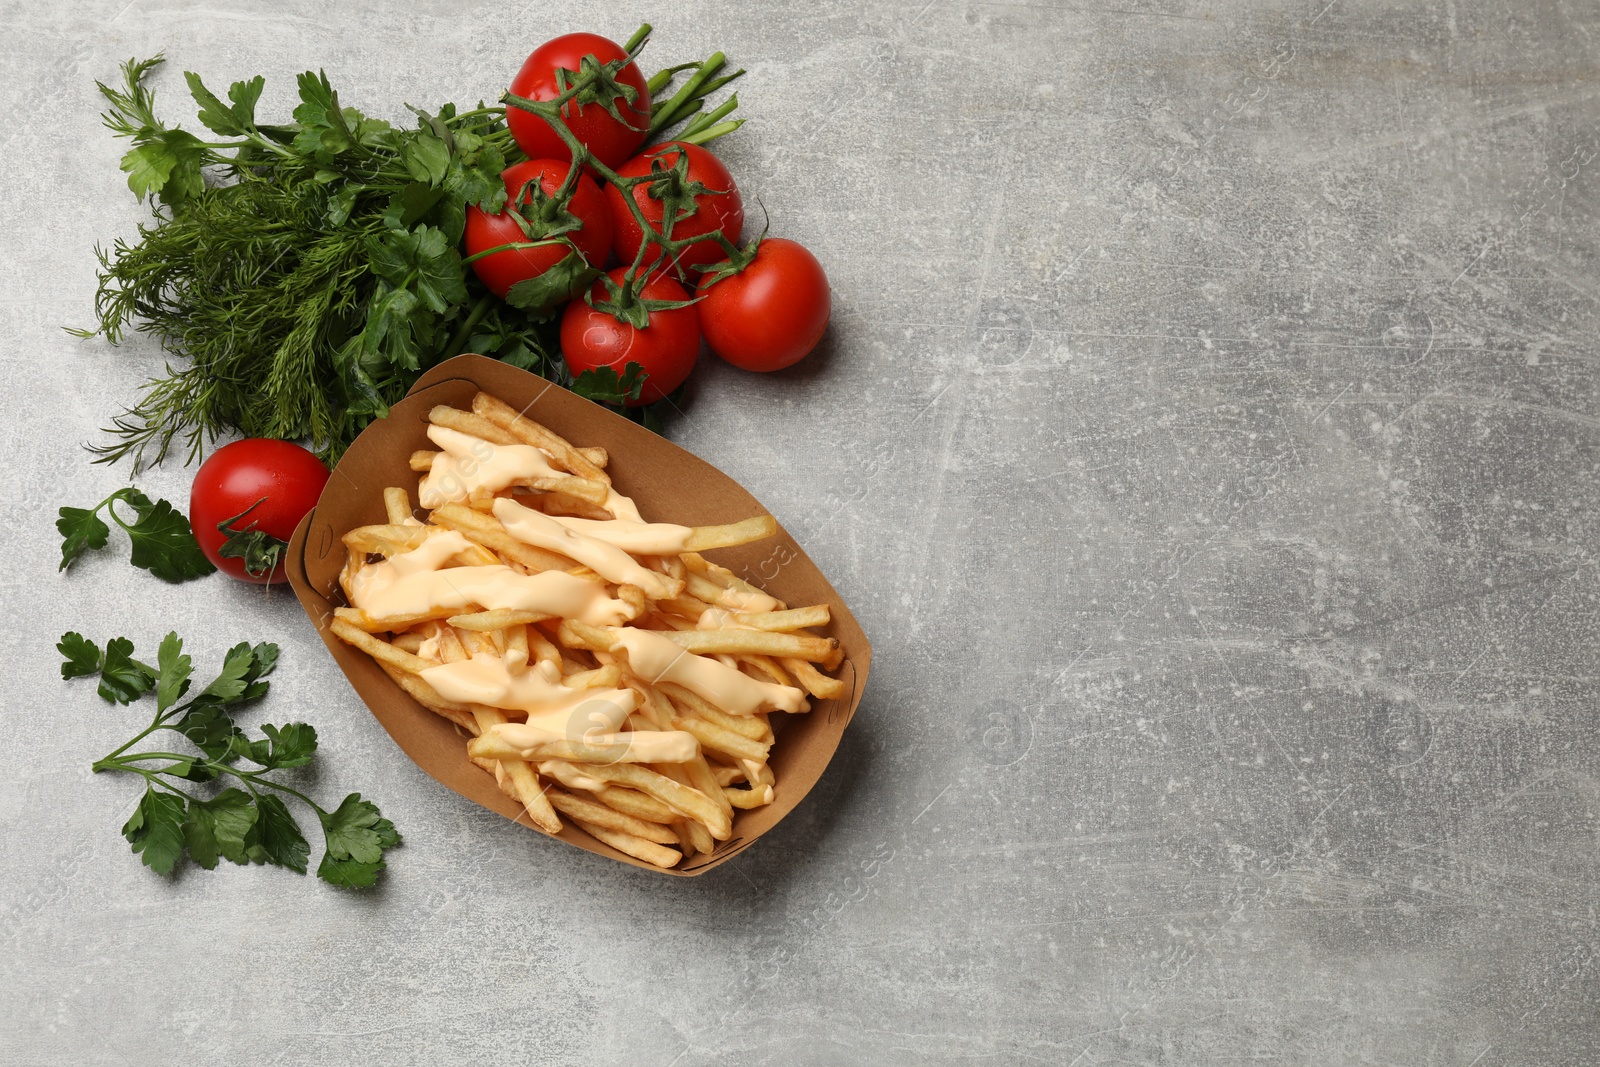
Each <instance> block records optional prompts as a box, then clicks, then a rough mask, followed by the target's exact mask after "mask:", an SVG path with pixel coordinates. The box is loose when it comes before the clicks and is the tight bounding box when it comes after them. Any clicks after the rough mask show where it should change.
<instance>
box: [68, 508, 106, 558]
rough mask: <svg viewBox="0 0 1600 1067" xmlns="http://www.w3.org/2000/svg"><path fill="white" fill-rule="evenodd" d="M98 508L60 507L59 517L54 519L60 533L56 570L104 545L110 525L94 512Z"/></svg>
mask: <svg viewBox="0 0 1600 1067" xmlns="http://www.w3.org/2000/svg"><path fill="white" fill-rule="evenodd" d="M102 506H103V505H102ZM99 510H100V509H99V508H95V509H94V510H93V511H91V510H89V509H88V508H62V509H61V510H60V512H58V514H59V515H60V516H61V517H60V518H59V519H57V520H56V531H57V532H58V533H60V534H61V565H60V566H59V567H57V568H56V569H57V570H62V571H64V570H66V569H67V568H68V567H69V566H71V565H72V561H73V560H75V559H77V558H78V557H79V556H81V555H83V554H84V553H85V552H87V551H88V550H89V549H91V548H104V547H106V542H107V541H108V540H109V539H110V537H111V527H109V526H107V525H106V524H105V523H103V522H101V521H100V516H99V515H97V514H96V512H98V511H99Z"/></svg>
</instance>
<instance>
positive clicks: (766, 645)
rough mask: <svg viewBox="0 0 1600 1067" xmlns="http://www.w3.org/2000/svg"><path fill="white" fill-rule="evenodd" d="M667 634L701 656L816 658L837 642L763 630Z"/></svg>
mask: <svg viewBox="0 0 1600 1067" xmlns="http://www.w3.org/2000/svg"><path fill="white" fill-rule="evenodd" d="M662 636H663V637H666V638H669V639H670V640H671V641H672V642H673V643H674V644H677V645H679V646H680V647H682V648H683V649H684V650H685V651H687V652H693V653H696V654H697V655H702V656H715V655H728V656H737V655H741V654H744V655H757V656H788V657H791V658H793V659H804V660H811V661H812V662H819V661H823V660H826V659H827V658H828V657H830V656H832V655H833V654H834V652H835V651H836V650H837V649H838V647H839V642H838V641H836V640H834V639H833V638H831V637H807V636H803V635H801V634H773V633H767V632H766V631H764V630H671V631H664V632H663V633H662Z"/></svg>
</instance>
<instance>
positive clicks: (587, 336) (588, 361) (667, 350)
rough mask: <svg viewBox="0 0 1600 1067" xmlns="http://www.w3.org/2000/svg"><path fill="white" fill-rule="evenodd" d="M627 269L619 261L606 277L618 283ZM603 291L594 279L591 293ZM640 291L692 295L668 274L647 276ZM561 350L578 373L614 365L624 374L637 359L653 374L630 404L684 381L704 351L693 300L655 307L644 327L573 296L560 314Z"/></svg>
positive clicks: (661, 296)
mask: <svg viewBox="0 0 1600 1067" xmlns="http://www.w3.org/2000/svg"><path fill="white" fill-rule="evenodd" d="M626 271H627V268H626V267H618V268H617V269H616V270H614V271H612V272H611V273H610V274H609V275H608V277H609V278H610V279H611V280H612V281H614V282H617V283H619V284H620V283H621V281H622V276H623V275H624V274H625V273H626ZM605 295H606V290H605V287H604V286H603V285H602V284H601V283H600V282H595V285H594V289H593V291H592V292H591V294H590V296H591V297H592V299H594V300H600V299H602V298H604V297H605ZM639 295H640V296H642V297H644V298H645V299H646V300H687V299H689V294H688V293H687V292H685V291H684V288H683V286H681V285H679V284H678V283H677V282H675V281H673V280H672V279H671V278H669V277H667V276H666V275H665V274H657V275H656V276H654V277H652V278H650V279H649V280H648V281H646V282H645V284H644V289H643V290H642V291H641V292H640V294H639ZM561 354H562V355H563V356H565V357H566V359H567V369H568V370H570V371H572V374H573V376H574V377H576V376H577V375H579V374H581V373H583V372H584V371H586V370H594V369H596V368H598V367H611V368H612V369H613V370H615V371H616V372H617V373H618V374H621V373H622V372H623V371H624V370H625V369H626V368H627V366H628V364H629V363H637V364H639V365H640V366H641V367H643V368H644V370H645V373H646V374H647V375H649V377H648V378H646V379H645V383H644V388H643V389H642V390H640V393H639V399H637V400H630V401H628V403H627V406H628V407H630V408H632V407H638V406H640V405H641V404H653V403H655V402H656V401H657V400H660V399H661V398H662V397H664V396H666V395H667V394H668V393H670V392H672V391H673V390H674V389H676V388H678V386H680V385H682V384H683V381H684V379H685V378H687V377H689V372H690V371H692V370H693V369H694V361H695V357H696V356H698V355H699V354H700V321H699V317H698V316H697V315H696V314H695V310H694V306H693V305H692V304H691V305H690V306H688V307H681V308H670V309H668V310H666V311H652V312H650V324H649V325H648V326H646V327H644V328H643V329H640V328H638V327H636V326H632V325H629V324H628V323H626V322H620V321H618V320H617V318H616V317H615V316H613V315H612V314H611V313H610V312H607V311H598V310H596V309H594V308H592V307H590V306H589V305H588V304H587V303H585V302H584V301H582V300H574V301H572V302H571V303H570V304H568V305H567V310H566V312H565V313H563V315H562V316H561Z"/></svg>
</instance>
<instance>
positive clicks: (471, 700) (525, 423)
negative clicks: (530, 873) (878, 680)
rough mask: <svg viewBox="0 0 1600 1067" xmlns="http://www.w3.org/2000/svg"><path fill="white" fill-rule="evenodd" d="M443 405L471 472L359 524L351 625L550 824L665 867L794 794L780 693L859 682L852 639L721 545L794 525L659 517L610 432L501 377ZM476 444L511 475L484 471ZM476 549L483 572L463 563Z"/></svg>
mask: <svg viewBox="0 0 1600 1067" xmlns="http://www.w3.org/2000/svg"><path fill="white" fill-rule="evenodd" d="M428 418H429V421H430V422H431V423H432V424H433V425H434V426H438V427H443V428H444V429H445V430H450V431H454V433H444V432H443V430H438V431H432V435H433V438H434V440H435V441H437V442H439V443H440V444H441V445H442V446H445V447H447V448H448V449H450V450H451V453H450V454H451V455H452V456H454V457H456V458H455V459H453V460H451V462H452V463H453V464H455V465H454V466H452V467H451V468H450V470H451V476H452V477H454V478H458V479H459V480H460V481H459V482H458V483H457V485H456V486H455V487H453V488H452V490H451V493H450V494H449V495H446V496H444V497H442V498H441V497H440V496H438V495H435V496H433V497H431V498H428V499H426V500H425V503H424V506H425V507H431V508H432V510H431V511H429V512H427V515H426V518H425V519H424V520H423V521H421V522H419V521H418V519H417V518H416V517H415V516H416V515H419V514H422V513H421V512H413V510H412V502H413V500H415V499H417V496H414V495H413V490H412V489H408V488H407V487H403V486H391V487H389V488H387V489H385V490H384V493H383V502H384V512H385V516H386V519H387V521H386V522H385V523H381V524H378V525H373V526H363V527H359V528H357V529H353V530H351V531H349V532H348V533H346V534H345V535H344V538H343V541H344V544H345V546H346V551H347V553H348V558H347V562H346V565H345V567H344V570H343V571H342V572H341V575H340V585H341V588H343V590H344V591H345V595H346V598H347V600H348V604H347V605H345V606H340V607H338V608H336V609H335V612H334V617H333V620H332V622H331V624H330V630H331V632H332V633H333V634H334V635H335V636H336V637H338V638H339V639H340V640H342V641H344V642H345V643H347V644H349V645H350V646H352V647H353V648H356V649H359V650H360V651H362V652H364V653H366V654H367V655H369V656H371V657H372V658H373V659H375V660H376V661H377V662H378V665H379V666H380V667H381V668H382V669H383V671H384V672H385V673H386V674H387V675H388V676H389V677H390V678H392V679H393V680H394V681H395V683H396V684H397V685H398V686H399V687H400V688H401V689H402V690H404V691H405V692H406V693H407V694H409V695H410V696H411V697H412V698H413V699H415V700H416V701H417V702H418V703H419V704H420V705H422V706H423V707H425V708H427V709H428V710H430V711H432V712H434V713H435V714H437V715H439V716H441V717H442V718H444V719H446V720H448V721H449V722H451V723H453V724H454V725H455V726H457V727H458V728H459V729H460V731H461V732H462V733H463V734H465V735H466V740H465V743H464V748H465V753H464V754H465V756H466V758H468V759H469V760H471V761H472V762H473V763H474V764H476V765H477V766H479V767H481V768H483V769H484V770H485V771H486V772H488V773H490V774H493V775H494V777H495V780H496V783H497V785H498V787H499V788H500V789H501V790H502V791H503V792H504V793H505V794H506V795H507V796H509V797H512V798H513V799H515V800H516V801H517V802H518V803H519V804H520V805H521V806H522V807H523V809H524V810H525V811H526V813H527V816H528V821H529V822H530V823H531V824H532V825H533V826H535V827H537V828H539V829H541V830H543V831H545V832H546V833H552V834H555V833H560V832H562V827H563V824H562V817H563V816H564V817H565V818H566V819H567V820H569V821H570V822H571V823H572V825H574V826H576V827H577V828H578V829H579V830H581V831H583V832H584V833H586V834H588V835H589V836H590V837H592V838H593V839H594V840H596V841H599V842H602V843H604V844H606V845H609V846H610V847H611V848H614V849H616V850H617V851H619V852H621V853H623V854H625V855H627V856H631V857H633V858H635V859H638V860H641V861H643V862H645V863H649V864H653V865H656V866H659V867H673V866H677V865H678V864H680V863H682V862H683V861H684V860H685V859H686V858H687V857H689V856H692V855H695V854H699V853H710V852H712V851H713V850H715V849H716V848H717V847H718V842H722V841H727V840H729V839H730V837H731V836H732V833H733V823H734V819H735V817H736V816H737V814H738V812H740V811H749V810H753V809H756V808H760V807H762V806H764V805H767V804H770V803H772V802H773V800H774V798H775V797H776V794H777V789H778V788H779V786H778V784H777V782H776V779H775V777H774V775H773V773H772V769H771V764H770V762H769V757H770V756H771V754H772V750H773V746H774V744H775V743H776V736H775V733H774V727H775V726H776V725H777V723H778V720H775V719H772V718H771V715H772V714H773V713H774V712H773V709H774V708H782V709H783V710H782V711H779V712H777V713H776V714H778V715H779V716H780V718H781V716H782V715H783V714H784V713H786V712H792V711H795V710H798V711H808V710H809V708H810V704H809V702H808V698H817V699H832V698H835V697H838V696H841V695H843V693H844V691H845V687H844V685H843V683H841V682H840V681H838V680H837V679H835V678H833V677H830V676H829V674H827V673H825V671H828V670H832V669H833V668H834V667H835V666H837V665H838V663H839V660H840V658H841V656H842V652H841V650H840V649H839V644H838V642H837V641H836V640H834V639H833V638H831V637H827V636H824V635H823V634H819V633H817V632H815V631H816V630H817V629H818V628H823V627H826V626H828V625H829V624H830V622H831V621H832V617H831V614H830V612H829V610H828V607H827V605H825V604H817V605H801V606H797V607H793V608H791V607H789V606H788V605H786V604H784V603H782V602H781V601H779V600H777V599H775V598H773V597H771V596H769V595H768V594H766V593H764V592H762V591H761V590H759V589H757V588H755V587H754V586H751V585H749V584H748V583H746V582H743V581H742V580H740V579H739V578H738V577H737V576H735V575H734V574H733V573H732V572H731V571H728V570H727V569H725V568H723V567H720V566H718V565H717V564H715V563H713V562H711V561H710V560H707V559H706V558H705V557H704V556H702V555H700V553H701V552H703V551H708V550H714V549H717V548H725V547H730V546H734V545H742V544H747V543H749V542H752V541H757V540H760V539H763V538H767V537H772V536H774V535H775V534H776V533H777V532H778V525H777V523H776V522H775V521H774V520H773V519H772V517H771V516H767V515H757V516H753V517H751V518H747V519H743V520H740V521H738V522H733V523H727V524H724V525H720V526H700V527H683V526H671V525H661V524H657V525H649V524H648V523H644V522H642V521H641V517H640V515H639V513H638V510H637V508H636V507H635V506H634V504H633V502H632V501H631V500H629V499H628V498H627V497H625V496H622V495H621V494H620V493H618V492H617V490H616V488H615V487H614V486H613V485H612V482H611V476H610V475H609V473H607V470H606V468H607V466H608V465H609V460H610V456H609V455H608V453H607V452H606V450H605V449H603V448H595V447H580V446H578V445H575V444H573V443H572V442H570V441H567V440H566V439H565V438H563V437H561V436H560V435H559V434H557V433H555V432H554V431H552V430H550V429H549V428H548V427H545V426H543V425H541V424H539V423H537V422H535V421H534V420H532V419H530V418H528V417H527V416H526V415H525V414H523V413H521V412H519V411H517V410H516V409H514V408H512V407H511V406H510V405H508V404H505V403H503V402H502V401H500V400H498V399H496V398H495V397H492V396H489V395H487V394H484V393H479V394H478V395H477V396H476V397H475V398H474V399H473V402H472V405H471V410H470V411H466V410H461V409H458V408H451V407H447V406H439V407H435V408H434V409H433V410H432V411H430V412H429V416H428ZM457 434H466V435H468V436H469V437H470V438H472V441H471V442H468V443H464V442H463V440H462V439H461V438H460V437H459V436H456V435H457ZM467 444H470V450H471V453H472V456H473V457H474V458H475V459H480V460H481V459H482V458H483V457H489V458H491V459H492V460H493V462H492V463H483V464H482V465H483V466H485V467H490V466H493V467H495V469H496V474H495V477H497V478H498V479H499V481H497V482H491V481H474V477H475V476H474V473H473V472H474V470H475V469H476V466H475V464H474V463H473V462H469V461H468V460H467V458H466V452H464V451H462V449H463V448H465V447H466V445H467ZM505 446H532V448H533V449H536V450H537V451H531V450H530V449H528V448H526V447H522V448H507V447H505ZM496 449H499V451H496ZM480 453H481V454H480ZM441 455H443V453H440V452H436V451H433V450H420V451H417V452H414V453H412V454H411V456H410V457H409V460H408V466H409V467H410V469H411V470H412V471H414V472H416V473H417V474H419V475H422V476H424V480H425V478H426V477H427V476H429V475H430V472H431V471H433V470H434V469H435V467H436V460H438V457H440V456H441ZM438 462H443V461H442V460H439V461H438ZM519 464H520V466H519ZM513 468H514V469H513ZM535 468H537V470H536V469H535ZM440 469H443V468H440ZM508 471H509V474H510V478H509V485H508V484H507V481H508V479H507V474H508ZM552 471H554V472H555V474H554V475H552V474H551V472H552ZM440 499H445V500H448V501H452V502H446V503H439V504H438V506H436V507H435V506H433V505H434V504H436V503H438V501H439V500H440ZM500 501H509V502H511V503H515V504H517V505H520V507H513V506H511V503H506V504H501V503H499V502H500ZM530 513H531V515H532V518H529V517H528V516H529V515H530ZM501 516H504V519H503V521H502V518H501ZM544 516H553V517H556V518H558V519H560V520H561V522H562V523H565V524H566V525H562V526H559V527H558V526H557V524H556V523H555V522H554V521H553V520H552V519H550V518H545V517H544ZM610 523H616V525H615V526H612V525H609V524H610ZM563 531H566V532H563ZM524 538H526V540H524ZM597 546H598V547H597ZM606 546H609V547H606ZM677 546H681V551H676V552H674V551H671V549H672V548H673V547H677ZM462 567H470V568H473V570H472V571H466V572H462V573H461V574H458V575H455V576H452V573H451V572H452V571H453V570H455V569H456V568H462ZM500 575H504V578H503V579H502V578H501V577H499V576H500ZM608 575H609V576H610V577H609V578H608V577H607V576H608ZM484 600H487V601H489V603H484V602H483V601H484ZM464 601H465V602H467V603H466V606H462V604H463V602H464ZM635 631H643V632H641V633H638V635H637V636H636V637H634V636H630V635H632V634H634V633H635ZM651 635H653V636H651ZM769 698H770V699H769Z"/></svg>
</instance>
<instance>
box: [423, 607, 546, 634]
mask: <svg viewBox="0 0 1600 1067" xmlns="http://www.w3.org/2000/svg"><path fill="white" fill-rule="evenodd" d="M549 617H550V616H548V615H541V614H540V613H539V612H537V611H517V610H515V609H513V608H496V609H494V610H493V611H474V612H469V613H467V614H465V615H451V616H450V617H449V619H448V620H447V621H448V622H449V623H450V625H451V626H455V627H457V628H459V629H462V630H483V631H489V630H504V629H505V628H506V627H507V626H526V625H527V624H528V623H530V622H543V621H544V620H545V619H548V618H549Z"/></svg>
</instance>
